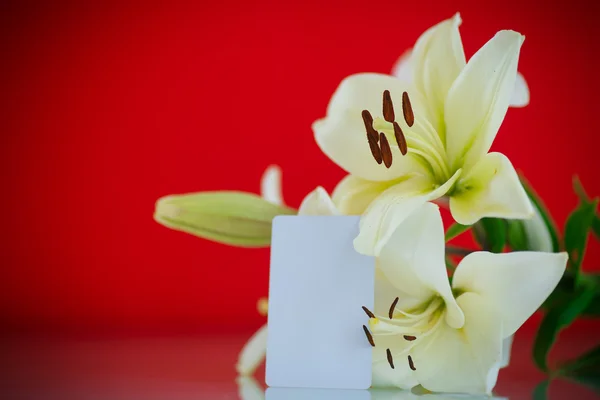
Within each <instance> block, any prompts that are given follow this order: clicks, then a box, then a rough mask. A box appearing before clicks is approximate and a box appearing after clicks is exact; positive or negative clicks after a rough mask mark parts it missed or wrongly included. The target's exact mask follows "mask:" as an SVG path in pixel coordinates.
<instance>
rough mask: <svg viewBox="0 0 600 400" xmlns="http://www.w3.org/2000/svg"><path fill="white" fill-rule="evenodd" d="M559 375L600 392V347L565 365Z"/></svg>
mask: <svg viewBox="0 0 600 400" xmlns="http://www.w3.org/2000/svg"><path fill="white" fill-rule="evenodd" d="M559 374H560V375H562V376H564V377H567V378H569V379H572V380H574V381H576V382H578V383H582V384H584V385H586V386H590V387H592V388H593V389H595V390H596V391H600V345H598V346H596V347H594V348H593V349H591V350H589V351H588V352H586V353H584V354H582V355H581V356H579V357H577V358H576V359H574V360H571V361H568V362H566V363H564V364H563V365H562V366H561V368H560V370H559Z"/></svg>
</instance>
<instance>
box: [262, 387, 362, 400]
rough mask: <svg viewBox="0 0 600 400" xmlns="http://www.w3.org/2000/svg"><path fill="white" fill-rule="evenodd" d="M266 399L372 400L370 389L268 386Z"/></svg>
mask: <svg viewBox="0 0 600 400" xmlns="http://www.w3.org/2000/svg"><path fill="white" fill-rule="evenodd" d="M265 394H266V396H265V400H371V393H369V391H368V390H347V389H306V388H304V389H297V388H275V387H271V388H267V392H266V393H265Z"/></svg>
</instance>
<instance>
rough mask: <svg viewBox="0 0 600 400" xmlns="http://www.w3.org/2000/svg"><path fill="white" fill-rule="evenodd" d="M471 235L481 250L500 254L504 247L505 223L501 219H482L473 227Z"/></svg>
mask: <svg viewBox="0 0 600 400" xmlns="http://www.w3.org/2000/svg"><path fill="white" fill-rule="evenodd" d="M473 234H474V235H475V240H476V241H477V242H478V243H479V245H480V246H481V248H482V249H484V250H486V251H491V252H492V253H502V250H504V246H505V245H506V236H507V227H506V221H505V220H503V219H501V218H482V219H480V220H479V222H477V223H476V224H475V225H473Z"/></svg>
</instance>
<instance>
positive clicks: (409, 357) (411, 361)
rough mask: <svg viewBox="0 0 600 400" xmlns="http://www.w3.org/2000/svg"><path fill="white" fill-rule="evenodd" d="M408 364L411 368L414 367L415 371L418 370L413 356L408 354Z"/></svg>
mask: <svg viewBox="0 0 600 400" xmlns="http://www.w3.org/2000/svg"><path fill="white" fill-rule="evenodd" d="M408 366H409V367H410V369H412V370H413V371H416V370H417V369H416V368H415V364H414V363H413V360H412V357H411V356H408Z"/></svg>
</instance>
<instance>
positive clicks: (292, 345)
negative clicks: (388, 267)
mask: <svg viewBox="0 0 600 400" xmlns="http://www.w3.org/2000/svg"><path fill="white" fill-rule="evenodd" d="M358 222H359V217H358V216H278V217H276V218H275V219H274V220H273V233H272V240H271V271H270V281H269V316H268V318H269V321H268V322H269V325H268V329H269V332H268V338H267V361H266V379H265V380H266V383H267V385H268V386H271V387H290V388H324V389H328V388H330V389H367V388H369V387H370V386H371V364H372V357H371V353H372V351H371V350H372V348H371V345H370V344H369V342H368V341H367V339H366V337H365V333H364V331H363V328H362V326H363V325H366V324H367V322H368V317H367V316H366V315H365V313H364V311H363V310H362V308H361V307H362V306H365V307H367V308H369V309H371V310H372V309H373V302H374V274H375V259H374V257H369V256H364V255H362V254H359V253H357V252H356V251H355V250H354V246H353V244H352V241H353V240H354V238H355V237H356V236H357V235H358Z"/></svg>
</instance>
